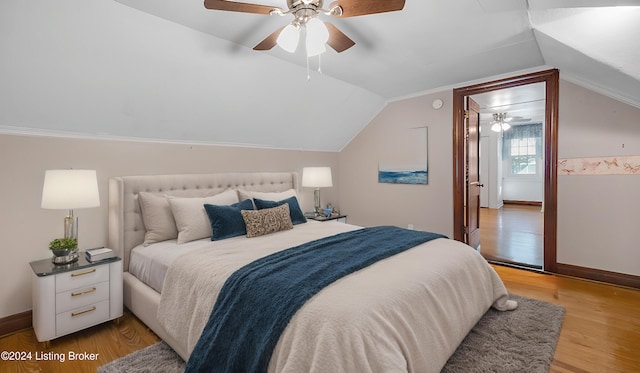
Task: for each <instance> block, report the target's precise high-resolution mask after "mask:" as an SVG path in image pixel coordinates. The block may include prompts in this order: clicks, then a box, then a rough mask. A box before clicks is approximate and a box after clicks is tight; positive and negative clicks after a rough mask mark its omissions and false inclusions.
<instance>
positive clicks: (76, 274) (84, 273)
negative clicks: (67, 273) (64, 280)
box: [71, 268, 96, 277]
mask: <svg viewBox="0 0 640 373" xmlns="http://www.w3.org/2000/svg"><path fill="white" fill-rule="evenodd" d="M95 271H96V269H95V268H94V269H92V270H90V271H86V272H80V273H72V274H71V277H78V276H83V275H88V274H89V273H93V272H95Z"/></svg>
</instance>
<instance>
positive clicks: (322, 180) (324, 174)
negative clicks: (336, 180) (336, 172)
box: [302, 167, 333, 214]
mask: <svg viewBox="0 0 640 373" xmlns="http://www.w3.org/2000/svg"><path fill="white" fill-rule="evenodd" d="M302 186H303V187H309V188H316V189H315V190H314V191H313V201H314V209H315V212H316V214H322V213H323V212H322V207H321V205H320V188H326V187H332V186H333V181H332V180H331V167H303V168H302Z"/></svg>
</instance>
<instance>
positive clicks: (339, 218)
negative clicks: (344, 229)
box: [308, 215, 347, 223]
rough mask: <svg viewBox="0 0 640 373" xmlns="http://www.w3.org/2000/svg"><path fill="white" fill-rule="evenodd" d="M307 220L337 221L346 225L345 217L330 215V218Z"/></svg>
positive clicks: (316, 217) (322, 217)
mask: <svg viewBox="0 0 640 373" xmlns="http://www.w3.org/2000/svg"><path fill="white" fill-rule="evenodd" d="M308 219H311V220H315V221H330V220H337V221H338V222H339V223H346V222H347V215H331V216H320V215H318V216H313V217H310V218H308Z"/></svg>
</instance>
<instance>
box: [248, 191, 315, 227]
mask: <svg viewBox="0 0 640 373" xmlns="http://www.w3.org/2000/svg"><path fill="white" fill-rule="evenodd" d="M253 202H254V203H255V204H256V208H257V209H258V210H262V209H270V208H273V207H278V206H280V205H284V204H285V203H288V204H289V215H291V222H292V223H293V224H302V223H306V222H307V218H305V217H304V213H303V212H302V209H300V204H298V199H297V198H296V197H289V198H287V199H283V200H282V201H277V202H275V201H265V200H263V199H257V198H254V199H253Z"/></svg>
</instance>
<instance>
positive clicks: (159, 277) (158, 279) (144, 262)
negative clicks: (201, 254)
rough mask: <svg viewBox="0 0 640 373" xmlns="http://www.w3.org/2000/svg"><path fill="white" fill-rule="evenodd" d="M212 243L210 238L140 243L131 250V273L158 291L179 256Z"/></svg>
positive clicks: (160, 289) (160, 291)
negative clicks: (177, 241) (150, 243)
mask: <svg viewBox="0 0 640 373" xmlns="http://www.w3.org/2000/svg"><path fill="white" fill-rule="evenodd" d="M210 244H211V240H210V239H202V240H197V241H191V242H188V243H184V244H181V245H178V244H177V243H176V240H168V241H163V242H158V243H154V244H152V245H149V246H143V245H139V246H137V247H135V248H134V249H133V250H132V251H131V261H130V263H129V273H131V274H132V275H134V276H135V277H136V278H138V280H140V281H142V282H144V283H145V284H146V285H147V286H149V287H151V288H152V289H154V290H155V291H157V292H158V293H162V284H163V282H164V277H165V276H166V274H167V270H168V269H169V266H170V265H171V263H172V262H173V261H174V260H175V259H176V258H177V257H179V256H181V255H185V254H187V253H189V252H192V251H194V250H197V249H199V248H201V247H205V246H207V245H210Z"/></svg>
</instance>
